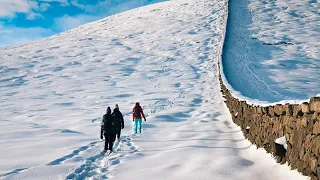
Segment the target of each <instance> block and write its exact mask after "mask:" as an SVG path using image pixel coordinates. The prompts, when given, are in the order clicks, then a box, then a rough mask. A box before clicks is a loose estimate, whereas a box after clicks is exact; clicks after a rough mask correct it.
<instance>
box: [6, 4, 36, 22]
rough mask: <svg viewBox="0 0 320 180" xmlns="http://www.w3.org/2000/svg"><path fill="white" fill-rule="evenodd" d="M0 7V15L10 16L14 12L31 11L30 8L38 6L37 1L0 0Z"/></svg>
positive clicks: (12, 15) (13, 14)
mask: <svg viewBox="0 0 320 180" xmlns="http://www.w3.org/2000/svg"><path fill="white" fill-rule="evenodd" d="M0 7H1V8H0V17H9V18H12V17H14V16H15V14H16V13H30V12H32V9H34V8H37V7H38V3H37V2H35V1H27V0H1V1H0Z"/></svg>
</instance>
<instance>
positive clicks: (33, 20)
mask: <svg viewBox="0 0 320 180" xmlns="http://www.w3.org/2000/svg"><path fill="white" fill-rule="evenodd" d="M161 1H164V0H0V46H6V45H15V44H19V43H24V42H28V41H31V40H35V39H40V38H43V37H47V36H51V35H54V34H57V33H59V32H63V31H66V30H69V29H72V28H74V27H77V26H79V25H81V24H85V23H88V22H91V21H95V20H98V19H101V18H103V17H106V16H109V15H112V14H116V13H119V12H123V11H126V10H129V9H133V8H136V7H140V6H144V5H148V4H152V3H156V2H161Z"/></svg>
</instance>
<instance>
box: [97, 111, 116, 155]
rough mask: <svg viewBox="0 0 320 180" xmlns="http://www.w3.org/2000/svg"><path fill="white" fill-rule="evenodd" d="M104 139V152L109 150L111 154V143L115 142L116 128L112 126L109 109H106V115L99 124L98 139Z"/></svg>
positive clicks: (112, 120) (112, 121)
mask: <svg viewBox="0 0 320 180" xmlns="http://www.w3.org/2000/svg"><path fill="white" fill-rule="evenodd" d="M103 135H104V138H105V145H104V152H107V151H108V150H110V153H111V152H112V146H113V142H114V141H115V135H116V127H115V126H114V119H113V117H112V115H111V109H110V107H108V108H107V113H106V114H105V115H103V119H102V123H101V132H100V138H101V139H103Z"/></svg>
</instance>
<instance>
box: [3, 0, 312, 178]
mask: <svg viewBox="0 0 320 180" xmlns="http://www.w3.org/2000/svg"><path fill="white" fill-rule="evenodd" d="M226 18H227V1H226V0H173V1H169V2H163V3H159V4H154V5H151V6H147V7H143V8H138V9H134V10H132V11H127V12H125V13H122V14H117V15H114V16H111V17H108V18H106V19H103V20H100V21H97V22H93V23H90V24H87V25H84V26H81V27H78V28H76V29H73V30H70V31H68V32H65V33H62V34H59V35H56V36H53V37H50V38H47V39H43V40H40V41H36V42H33V43H30V44H26V45H20V46H14V47H5V48H0V56H1V57H2V59H1V64H0V65H1V70H0V72H1V76H0V78H1V79H0V98H1V99H0V107H1V112H0V114H1V116H0V117H1V119H0V127H1V131H0V147H1V148H0V159H1V165H0V178H2V179H33V180H35V179H39V180H40V179H41V180H43V179H148V180H151V179H168V180H170V179H172V180H176V179H192V180H194V179H208V180H209V179H210V180H211V179H230V180H231V179H232V180H235V179H256V180H259V179H272V180H274V179H295V180H298V179H307V178H306V177H304V176H301V175H300V174H299V173H297V171H291V170H290V168H289V167H288V166H287V165H279V164H277V163H276V162H275V160H274V159H273V158H272V157H271V156H270V155H269V154H267V153H266V152H265V151H264V150H262V149H258V150H257V149H256V147H255V146H253V145H252V144H251V143H250V142H249V141H247V140H246V139H245V138H244V137H243V135H242V132H241V130H240V128H239V127H237V126H236V125H235V124H233V122H232V120H231V116H230V114H229V111H228V109H227V107H226V105H225V104H224V99H223V97H222V96H221V93H220V86H219V80H218V75H217V74H218V64H217V63H218V62H219V61H220V57H221V50H222V44H223V41H224V34H225V27H226ZM136 101H139V102H140V103H141V105H142V106H143V108H144V111H145V114H146V115H147V122H144V124H143V133H142V134H138V135H132V125H131V124H132V119H131V114H130V111H131V108H132V107H133V105H134V103H135V102H136ZM115 103H117V104H119V106H120V110H121V111H122V113H123V114H124V115H125V117H124V118H125V129H124V130H123V132H122V137H121V139H120V141H119V142H117V143H116V144H115V147H114V150H115V151H114V153H112V154H111V155H110V156H106V155H105V154H104V153H101V151H102V149H103V141H101V140H100V139H99V130H100V122H101V117H102V115H103V113H104V112H105V110H106V107H107V106H112V107H113V105H114V104H115Z"/></svg>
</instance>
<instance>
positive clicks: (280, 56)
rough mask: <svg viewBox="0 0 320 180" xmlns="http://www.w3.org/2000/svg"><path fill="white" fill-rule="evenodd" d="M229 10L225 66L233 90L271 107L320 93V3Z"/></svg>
mask: <svg viewBox="0 0 320 180" xmlns="http://www.w3.org/2000/svg"><path fill="white" fill-rule="evenodd" d="M229 10H230V11H229V16H230V18H229V23H228V30H227V37H226V43H225V49H224V58H223V61H224V72H225V75H226V78H227V80H228V82H229V83H230V85H231V86H232V88H233V89H235V90H236V91H239V92H241V94H242V95H244V96H245V97H249V98H252V99H259V100H263V101H269V102H278V101H280V100H295V99H300V100H301V99H302V100H303V99H308V98H310V97H312V96H315V95H317V94H319V93H320V83H319V80H318V79H319V77H320V73H319V72H320V71H319V67H320V54H319V53H320V52H319V51H320V43H319V41H320V33H319V32H320V28H319V25H320V3H319V1H316V0H311V1H299V0H292V1H287V0H277V1H267V0H246V1H236V0H231V1H230V9H229ZM243 72H246V73H243Z"/></svg>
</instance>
